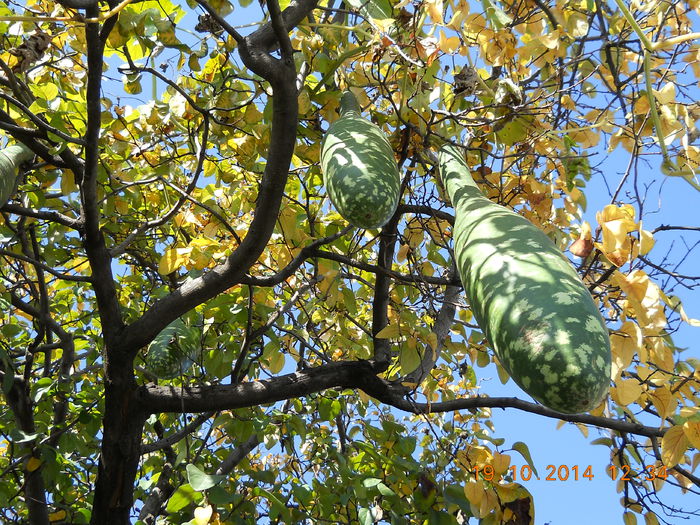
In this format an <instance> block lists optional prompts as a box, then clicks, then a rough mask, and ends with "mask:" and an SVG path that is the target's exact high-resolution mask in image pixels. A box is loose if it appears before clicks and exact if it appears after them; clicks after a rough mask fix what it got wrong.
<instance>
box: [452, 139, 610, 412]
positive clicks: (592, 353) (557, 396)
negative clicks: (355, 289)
mask: <svg viewBox="0 0 700 525" xmlns="http://www.w3.org/2000/svg"><path fill="white" fill-rule="evenodd" d="M438 170H439V173H440V178H441V179H442V182H443V184H444V186H445V189H446V191H447V194H448V195H449V198H450V200H451V201H452V205H453V207H454V210H455V226H454V228H453V236H454V253H455V258H456V260H457V267H458V269H459V274H460V277H461V279H462V284H463V285H464V290H465V293H466V296H467V298H468V300H469V304H470V305H471V308H472V312H473V313H474V317H475V318H476V320H477V322H478V323H479V326H480V327H481V328H482V330H483V331H484V332H485V334H486V337H487V339H488V340H489V342H490V343H491V345H492V346H493V348H494V350H495V352H496V355H497V356H498V359H499V361H500V363H501V365H502V366H503V367H504V368H505V370H506V371H507V372H508V373H509V374H510V376H511V377H512V378H513V380H514V381H515V382H516V383H517V384H518V385H519V386H520V387H521V388H522V389H523V390H524V391H525V392H527V393H528V394H530V395H531V396H532V397H533V398H534V399H536V400H537V401H539V402H540V403H542V404H543V405H545V406H546V407H549V408H551V409H553V410H556V411H559V412H564V413H581V412H586V411H589V410H591V409H593V408H595V407H597V406H598V405H599V404H600V403H601V402H602V401H603V399H604V398H605V396H606V394H607V392H608V388H609V385H610V367H611V354H610V339H609V335H608V330H607V328H606V326H605V322H604V321H603V318H602V317H601V315H600V312H599V310H598V308H597V306H596V305H595V302H594V301H593V298H592V297H591V294H590V293H589V291H588V289H587V288H586V287H585V286H584V284H583V282H582V281H581V279H580V278H579V276H578V274H577V273H576V271H575V270H574V268H573V267H572V266H571V263H570V262H569V261H568V260H567V259H566V257H564V255H563V254H562V252H561V251H560V250H559V249H558V248H557V247H556V246H555V245H554V243H553V242H552V241H551V240H550V239H549V238H548V237H547V236H546V235H545V234H544V233H543V232H542V231H541V230H540V229H539V228H537V227H535V226H534V225H533V224H532V223H530V222H529V221H528V220H527V219H525V218H524V217H522V216H520V215H518V214H517V213H515V212H513V211H511V210H509V209H507V208H505V207H503V206H500V205H499V204H496V203H494V202H491V201H490V200H488V199H487V198H486V197H484V195H483V194H482V192H481V190H480V189H479V187H478V186H477V185H476V183H475V182H474V180H473V179H472V177H471V175H470V173H469V168H468V166H467V164H466V162H465V160H464V157H463V155H462V152H461V151H460V150H459V149H458V148H457V147H455V146H453V145H450V144H448V145H446V146H443V147H442V148H441V149H440V151H439V153H438Z"/></svg>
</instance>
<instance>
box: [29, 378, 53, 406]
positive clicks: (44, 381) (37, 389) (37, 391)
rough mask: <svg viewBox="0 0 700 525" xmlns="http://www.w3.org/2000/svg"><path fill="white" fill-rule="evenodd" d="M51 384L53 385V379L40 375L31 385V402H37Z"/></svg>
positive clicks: (49, 388)
mask: <svg viewBox="0 0 700 525" xmlns="http://www.w3.org/2000/svg"><path fill="white" fill-rule="evenodd" d="M51 385H53V380H52V379H51V378H50V377H42V378H41V379H39V380H38V381H37V382H36V383H34V386H33V387H32V395H31V400H32V402H33V403H38V402H39V401H40V400H41V398H42V397H44V394H46V392H48V391H49V390H51Z"/></svg>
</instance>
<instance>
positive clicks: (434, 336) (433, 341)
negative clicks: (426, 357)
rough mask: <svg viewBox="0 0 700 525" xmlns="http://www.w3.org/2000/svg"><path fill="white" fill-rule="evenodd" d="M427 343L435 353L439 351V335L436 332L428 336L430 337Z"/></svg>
mask: <svg viewBox="0 0 700 525" xmlns="http://www.w3.org/2000/svg"><path fill="white" fill-rule="evenodd" d="M426 342H427V343H428V345H430V348H432V349H433V351H435V350H437V346H438V339H437V334H436V333H435V332H430V333H429V334H428V337H427V338H426Z"/></svg>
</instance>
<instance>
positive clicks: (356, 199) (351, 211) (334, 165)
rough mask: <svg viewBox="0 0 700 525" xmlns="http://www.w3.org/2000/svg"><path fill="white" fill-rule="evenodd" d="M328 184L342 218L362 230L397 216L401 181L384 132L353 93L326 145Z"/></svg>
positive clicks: (324, 165) (325, 177)
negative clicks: (364, 115) (368, 117)
mask: <svg viewBox="0 0 700 525" xmlns="http://www.w3.org/2000/svg"><path fill="white" fill-rule="evenodd" d="M321 171H322V172H323V183H324V184H325V186H326V189H327V191H328V195H329V197H330V199H331V202H332V203H333V206H335V208H336V209H337V210H338V213H340V215H342V216H343V218H344V219H345V220H346V221H348V222H349V223H350V224H352V225H353V226H357V227H358V228H379V227H381V226H383V225H384V224H386V222H387V221H388V220H389V219H390V218H391V216H392V215H393V214H394V212H395V211H396V206H397V205H398V202H399V188H400V183H401V181H400V178H399V170H398V167H397V165H396V160H395V159H394V153H393V151H392V149H391V145H390V144H389V141H388V140H387V138H386V137H385V136H384V133H382V131H381V130H380V129H379V128H378V127H377V126H375V125H374V124H373V123H372V122H370V121H368V120H366V119H364V118H362V116H361V115H360V106H359V104H358V103H357V99H356V98H355V95H353V94H352V93H351V92H350V91H346V92H345V93H343V96H342V98H341V100H340V118H339V119H338V120H336V121H335V122H333V124H331V125H330V127H329V128H328V132H327V133H326V135H325V136H324V137H323V142H322V144H321Z"/></svg>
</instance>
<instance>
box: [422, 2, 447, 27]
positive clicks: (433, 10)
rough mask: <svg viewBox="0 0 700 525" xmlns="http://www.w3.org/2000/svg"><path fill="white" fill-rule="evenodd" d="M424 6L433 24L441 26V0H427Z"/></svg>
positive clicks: (442, 21)
mask: <svg viewBox="0 0 700 525" xmlns="http://www.w3.org/2000/svg"><path fill="white" fill-rule="evenodd" d="M426 4H427V7H428V14H429V15H430V18H432V19H433V22H435V23H436V24H441V25H442V24H443V23H444V20H443V18H442V11H443V9H442V0H428V1H427V2H426Z"/></svg>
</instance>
